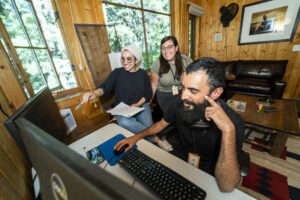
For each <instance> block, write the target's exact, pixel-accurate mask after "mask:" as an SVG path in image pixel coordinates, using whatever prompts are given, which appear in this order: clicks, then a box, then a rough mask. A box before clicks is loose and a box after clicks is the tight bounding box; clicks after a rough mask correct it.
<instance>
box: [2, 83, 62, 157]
mask: <svg viewBox="0 0 300 200" xmlns="http://www.w3.org/2000/svg"><path fill="white" fill-rule="evenodd" d="M19 117H24V118H26V119H27V120H29V121H30V122H32V123H34V124H36V125H37V126H38V127H40V128H41V129H43V130H44V131H46V132H47V133H49V134H50V135H52V136H54V137H55V138H57V139H58V140H60V141H62V142H65V141H66V136H67V127H66V125H65V122H64V120H63V118H62V116H61V114H60V112H59V110H58V108H57V105H56V103H55V100H54V98H53V96H52V93H51V91H50V90H49V89H48V88H47V87H45V88H44V89H42V90H41V91H40V92H38V93H37V94H36V95H34V96H33V97H32V98H30V99H29V100H28V101H27V102H26V103H25V104H24V105H22V106H21V107H20V108H19V109H17V111H16V112H14V114H12V115H11V116H10V117H9V118H8V119H7V120H6V121H5V122H4V125H5V127H6V128H7V130H8V131H9V132H10V134H11V135H12V137H13V138H14V140H15V141H16V143H17V145H18V146H19V148H20V150H21V151H22V153H23V154H24V155H25V157H27V159H28V155H27V153H26V151H25V147H24V144H23V142H22V139H21V137H20V134H19V130H18V128H17V126H16V124H15V120H16V119H17V118H19Z"/></svg>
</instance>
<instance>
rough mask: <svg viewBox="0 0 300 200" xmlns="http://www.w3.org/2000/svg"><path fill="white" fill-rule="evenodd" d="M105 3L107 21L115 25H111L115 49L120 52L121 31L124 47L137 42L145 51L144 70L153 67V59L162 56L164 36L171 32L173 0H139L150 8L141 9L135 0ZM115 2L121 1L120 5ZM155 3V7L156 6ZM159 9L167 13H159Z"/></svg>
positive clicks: (109, 28) (111, 35)
mask: <svg viewBox="0 0 300 200" xmlns="http://www.w3.org/2000/svg"><path fill="white" fill-rule="evenodd" d="M102 2H103V4H102V6H103V10H104V15H105V21H106V24H107V25H114V26H107V31H108V36H109V41H110V46H111V51H112V52H119V48H118V45H117V37H116V32H117V35H118V38H119V41H120V44H121V45H120V46H121V48H122V47H124V46H125V45H136V46H137V47H138V48H140V49H141V50H142V51H143V67H144V69H147V68H149V67H151V65H152V63H153V61H154V60H155V59H157V58H158V56H159V55H160V41H161V39H162V38H163V37H165V36H167V35H170V34H171V15H170V3H169V0H152V1H145V0H143V1H140V0H139V2H143V3H144V6H146V7H149V9H145V8H141V7H139V8H138V4H136V5H135V7H137V8H134V7H132V5H131V4H130V3H132V2H133V1H129V2H128V1H125V0H124V1H122V0H110V1H102ZM111 2H113V3H114V4H112V3H111ZM135 2H136V1H135ZM115 3H119V4H117V5H116V4H115ZM121 3H122V4H121ZM126 3H128V4H126ZM140 4H141V3H140ZM154 4H155V6H153V5H154ZM151 6H152V7H151ZM125 10H126V11H125ZM158 10H161V11H163V12H162V13H159V12H158ZM137 13H141V14H137ZM114 27H115V28H116V31H115V30H114ZM145 34H146V35H145ZM146 38H147V39H146ZM148 62H149V65H150V66H149V65H148Z"/></svg>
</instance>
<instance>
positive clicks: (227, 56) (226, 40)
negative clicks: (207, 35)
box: [225, 27, 229, 61]
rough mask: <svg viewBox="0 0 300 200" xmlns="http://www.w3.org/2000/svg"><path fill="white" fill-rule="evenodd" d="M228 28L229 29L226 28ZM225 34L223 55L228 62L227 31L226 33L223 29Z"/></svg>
mask: <svg viewBox="0 0 300 200" xmlns="http://www.w3.org/2000/svg"><path fill="white" fill-rule="evenodd" d="M228 28H229V27H228ZM225 33H226V35H225V37H226V38H225V55H226V61H228V54H227V50H228V49H227V37H228V31H227V28H225Z"/></svg>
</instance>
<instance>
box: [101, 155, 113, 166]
mask: <svg viewBox="0 0 300 200" xmlns="http://www.w3.org/2000/svg"><path fill="white" fill-rule="evenodd" d="M115 156H116V155H115V154H114V155H113V156H112V157H111V158H110V159H109V160H108V161H107V163H106V165H105V166H104V168H103V169H105V168H106V167H107V165H108V164H109V162H110V161H112V159H113V158H114V157H115Z"/></svg>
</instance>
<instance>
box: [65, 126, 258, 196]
mask: <svg viewBox="0 0 300 200" xmlns="http://www.w3.org/2000/svg"><path fill="white" fill-rule="evenodd" d="M117 134H123V135H124V136H125V137H129V136H132V135H133V134H132V133H131V132H129V131H127V130H126V129H124V128H122V127H120V126H118V125H117V124H108V125H106V126H104V127H102V128H100V129H98V130H96V131H95V132H93V133H91V134H89V135H87V136H85V137H83V138H81V139H80V140H77V141H76V142H74V143H72V144H70V145H69V147H70V148H72V149H73V150H75V151H76V152H78V153H79V154H80V155H82V156H83V157H85V158H86V151H88V150H90V149H92V148H93V147H97V146H99V145H100V144H101V143H103V142H105V141H106V140H108V139H110V138H112V137H114V136H115V135H117ZM137 146H138V149H139V150H140V151H142V152H143V153H145V154H147V155H148V156H149V157H151V158H153V159H155V160H157V161H158V162H160V163H162V164H164V165H165V166H167V167H169V168H170V169H172V170H174V171H175V172H177V173H178V174H180V175H182V176H183V177H185V178H186V179H188V180H189V181H191V182H193V183H194V184H196V185H198V186H199V187H200V188H202V189H203V190H205V191H206V193H207V196H206V199H208V200H209V199H212V200H216V199H222V200H223V199H224V200H225V199H230V200H234V199H237V200H240V199H243V200H247V199H255V198H253V197H251V196H249V195H248V194H246V193H244V192H242V191H240V190H238V189H235V190H234V191H233V192H231V193H222V192H220V191H219V189H218V185H217V182H216V180H215V178H214V177H213V176H211V175H210V174H207V173H206V172H203V171H201V170H199V169H198V168H195V167H193V166H191V165H190V164H188V163H187V162H185V161H183V160H181V159H179V158H177V157H175V156H173V155H172V154H170V153H168V152H166V151H164V150H162V149H160V148H159V147H157V146H155V145H153V144H152V143H150V142H148V141H146V140H140V141H138V143H137ZM99 167H102V168H105V170H106V171H108V172H110V173H112V174H114V175H115V176H117V177H118V178H120V179H122V180H123V181H125V182H127V183H128V184H130V185H132V186H133V187H134V188H137V189H139V190H141V191H143V192H145V193H147V194H150V193H149V192H148V191H147V190H146V189H145V188H144V187H143V186H142V185H141V184H140V183H138V182H137V181H135V180H134V178H133V177H132V176H131V175H129V174H128V173H127V172H126V171H125V170H124V169H122V168H121V167H120V166H119V164H117V165H115V166H110V165H109V164H107V162H106V161H105V162H103V163H102V164H100V165H99ZM151 196H152V195H151Z"/></svg>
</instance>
